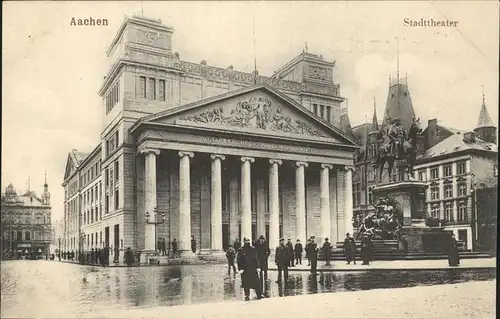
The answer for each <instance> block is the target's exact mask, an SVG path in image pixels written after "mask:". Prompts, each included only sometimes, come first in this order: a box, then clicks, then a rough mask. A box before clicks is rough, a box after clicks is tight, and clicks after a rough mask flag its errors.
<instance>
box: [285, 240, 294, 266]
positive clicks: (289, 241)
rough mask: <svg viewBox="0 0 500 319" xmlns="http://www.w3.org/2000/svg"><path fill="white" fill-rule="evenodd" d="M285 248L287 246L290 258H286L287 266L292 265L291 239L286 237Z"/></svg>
mask: <svg viewBox="0 0 500 319" xmlns="http://www.w3.org/2000/svg"><path fill="white" fill-rule="evenodd" d="M286 248H288V256H289V257H290V259H289V260H288V267H294V266H295V265H294V259H293V244H292V240H291V239H290V238H288V242H287V243H286Z"/></svg>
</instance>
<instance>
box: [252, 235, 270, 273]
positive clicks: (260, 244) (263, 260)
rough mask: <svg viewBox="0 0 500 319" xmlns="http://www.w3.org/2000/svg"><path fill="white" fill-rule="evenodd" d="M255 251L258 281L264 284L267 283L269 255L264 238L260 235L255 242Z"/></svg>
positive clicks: (267, 244)
mask: <svg viewBox="0 0 500 319" xmlns="http://www.w3.org/2000/svg"><path fill="white" fill-rule="evenodd" d="M255 249H256V250H257V260H258V261H259V268H260V272H259V277H260V281H261V282H264V281H267V270H268V259H269V255H270V254H271V250H270V249H269V243H268V242H267V240H266V239H265V238H264V236H262V235H261V236H260V237H259V239H258V240H257V241H256V242H255Z"/></svg>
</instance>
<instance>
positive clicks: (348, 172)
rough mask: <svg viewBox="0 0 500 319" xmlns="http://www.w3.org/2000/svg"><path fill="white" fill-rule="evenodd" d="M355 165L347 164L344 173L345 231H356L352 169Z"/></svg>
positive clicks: (351, 232)
mask: <svg viewBox="0 0 500 319" xmlns="http://www.w3.org/2000/svg"><path fill="white" fill-rule="evenodd" d="M353 170H354V167H352V166H346V167H345V174H344V181H345V182H344V187H345V190H344V194H345V196H344V218H345V219H344V221H345V232H346V233H350V234H351V235H352V234H353V233H354V227H353V225H352V218H353V207H352V171H353Z"/></svg>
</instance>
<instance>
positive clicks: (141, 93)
mask: <svg viewBox="0 0 500 319" xmlns="http://www.w3.org/2000/svg"><path fill="white" fill-rule="evenodd" d="M139 97H141V98H143V99H145V98H146V77H145V76H140V77H139Z"/></svg>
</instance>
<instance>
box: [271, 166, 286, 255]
mask: <svg viewBox="0 0 500 319" xmlns="http://www.w3.org/2000/svg"><path fill="white" fill-rule="evenodd" d="M282 163H283V162H282V161H281V160H275V159H271V160H269V164H271V166H270V167H269V247H270V248H271V249H274V248H275V247H278V244H279V235H280V200H279V196H280V195H279V190H280V189H279V175H278V174H279V172H278V171H279V170H278V167H279V165H281V164H282Z"/></svg>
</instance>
